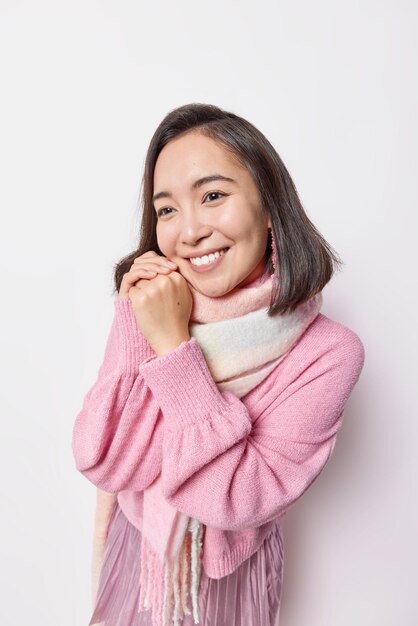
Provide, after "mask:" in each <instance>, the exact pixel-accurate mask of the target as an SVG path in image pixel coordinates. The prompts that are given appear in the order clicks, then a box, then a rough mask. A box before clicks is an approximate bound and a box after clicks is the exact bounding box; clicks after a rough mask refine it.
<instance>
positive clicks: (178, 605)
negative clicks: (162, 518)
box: [138, 518, 203, 626]
mask: <svg viewBox="0 0 418 626" xmlns="http://www.w3.org/2000/svg"><path fill="white" fill-rule="evenodd" d="M202 537H203V524H202V523H201V522H199V520H196V519H193V518H190V520H189V524H188V527H187V532H186V534H185V537H184V540H183V543H182V545H181V548H180V551H179V553H178V555H177V557H176V558H175V559H173V560H171V561H170V560H168V559H165V561H164V563H163V564H162V563H161V561H160V558H159V556H158V554H156V553H155V552H154V550H153V549H152V547H151V545H150V543H149V542H148V541H147V539H146V538H145V536H144V535H143V536H142V545H141V559H140V570H141V571H140V582H139V585H140V591H139V603H138V612H139V611H142V610H145V611H147V610H151V616H152V626H170V624H174V626H178V625H180V624H181V620H182V618H183V616H184V615H192V614H193V619H194V623H195V624H199V597H198V591H199V582H200V575H201V568H202V563H201V555H202ZM161 583H162V584H161ZM189 594H190V596H191V600H192V610H190V608H189V607H188V605H187V601H188V596H189ZM170 618H171V619H170Z"/></svg>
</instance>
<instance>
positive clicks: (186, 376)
mask: <svg viewBox="0 0 418 626" xmlns="http://www.w3.org/2000/svg"><path fill="white" fill-rule="evenodd" d="M139 370H140V373H141V374H142V376H143V377H144V380H145V382H146V384H147V385H148V387H149V388H150V389H151V392H152V394H153V396H154V397H155V399H156V400H157V402H158V404H159V406H160V408H161V410H162V412H163V415H164V417H165V422H166V425H167V427H168V428H169V429H170V430H175V429H178V428H181V427H183V426H189V425H191V424H193V423H195V422H196V421H199V420H202V419H206V418H208V417H209V416H213V415H214V414H215V413H218V414H221V413H223V412H225V411H228V410H230V405H229V403H228V401H227V400H226V399H225V398H224V397H223V396H222V394H221V393H220V391H219V389H218V387H217V385H216V383H215V381H214V380H213V378H212V375H211V373H210V370H209V367H208V365H207V362H206V359H205V356H204V354H203V352H202V349H201V347H200V345H199V342H198V341H197V339H196V338H195V337H191V338H190V339H188V340H187V341H183V342H182V343H181V344H179V345H178V346H177V347H176V348H175V349H174V350H171V351H170V352H167V353H166V354H163V355H162V356H156V355H154V356H151V357H149V358H147V359H145V360H144V361H143V362H142V363H141V365H140V367H139Z"/></svg>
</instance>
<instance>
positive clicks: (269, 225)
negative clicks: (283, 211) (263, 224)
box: [267, 217, 272, 228]
mask: <svg viewBox="0 0 418 626" xmlns="http://www.w3.org/2000/svg"><path fill="white" fill-rule="evenodd" d="M267 227H268V228H272V225H271V218H270V217H269V218H268V220H267Z"/></svg>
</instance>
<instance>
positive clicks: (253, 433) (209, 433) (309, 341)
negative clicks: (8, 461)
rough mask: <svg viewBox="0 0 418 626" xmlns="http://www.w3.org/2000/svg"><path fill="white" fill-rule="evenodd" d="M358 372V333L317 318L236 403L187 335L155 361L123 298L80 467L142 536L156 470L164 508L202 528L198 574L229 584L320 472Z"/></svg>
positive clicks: (84, 418)
mask: <svg viewBox="0 0 418 626" xmlns="http://www.w3.org/2000/svg"><path fill="white" fill-rule="evenodd" d="M363 365H364V346H363V344H362V342H361V340H360V338H359V337H358V335H357V334H356V333H355V332H353V331H352V330H350V329H349V328H347V327H346V326H344V325H342V324H339V323H337V322H335V321H333V320H331V319H330V318H328V317H326V316H325V315H323V314H322V313H319V315H318V316H317V317H316V318H315V320H314V321H313V323H312V324H311V325H310V326H309V327H308V328H307V330H306V331H305V332H304V333H303V335H302V336H301V338H300V339H299V341H298V342H297V344H296V345H295V346H294V347H293V348H292V350H291V351H290V352H289V354H288V355H287V357H286V359H284V360H283V361H282V362H280V363H279V364H278V366H277V367H276V368H275V369H274V370H273V371H272V372H271V373H270V374H269V375H268V376H267V377H266V378H265V379H264V380H263V381H261V382H260V383H259V384H258V385H257V386H256V387H255V388H254V389H252V390H251V391H250V392H249V393H247V394H246V395H245V396H243V397H241V398H238V397H234V395H233V394H230V393H229V394H225V392H222V391H220V390H219V389H218V387H217V385H216V384H215V382H214V380H213V378H212V375H211V372H210V370H209V367H208V364H207V362H206V360H205V356H204V353H203V351H202V349H201V347H200V346H199V343H198V341H197V340H196V339H195V338H194V337H192V338H191V339H190V340H188V341H184V342H182V343H181V344H180V345H179V346H178V347H177V348H176V349H174V350H172V351H171V352H169V353H167V354H165V355H163V356H160V357H157V356H156V355H155V353H154V351H153V350H152V348H151V346H150V345H149V344H148V342H147V341H146V339H145V338H144V336H143V335H142V334H141V332H140V331H139V329H138V326H137V323H136V318H135V315H134V312H133V309H132V303H131V301H130V300H118V299H116V300H115V301H114V318H113V322H112V325H111V328H110V333H109V336H108V339H107V344H106V348H105V352H104V357H103V361H102V364H101V366H100V369H99V372H98V375H97V378H96V381H95V382H94V384H93V385H92V387H91V388H90V390H89V391H88V392H87V394H86V396H85V398H84V401H83V406H82V408H81V410H80V412H79V414H78V415H77V417H76V420H75V423H74V427H73V435H72V451H73V455H74V459H75V463H76V468H77V469H78V470H79V471H80V472H81V473H82V474H83V475H84V476H85V477H86V478H87V479H88V480H89V481H91V482H92V483H93V484H94V485H96V486H97V487H100V488H101V489H103V490H105V491H107V492H110V493H117V494H118V501H119V504H120V506H121V508H122V509H123V511H124V513H125V514H126V516H127V518H128V519H129V520H130V522H131V523H132V524H134V525H135V526H137V528H139V530H141V528H142V515H143V506H142V505H143V502H142V500H143V491H144V489H146V488H147V487H148V486H150V485H151V484H152V483H153V482H154V481H155V479H156V478H157V476H159V474H160V473H161V479H162V485H163V493H164V496H165V497H166V499H167V501H168V502H169V503H170V504H171V505H172V506H173V507H174V508H175V509H177V510H178V511H180V512H183V513H185V514H187V515H188V516H190V517H192V518H194V519H198V520H200V521H201V522H202V523H203V524H204V525H205V533H204V537H203V567H204V569H205V572H206V573H207V575H208V576H210V577H213V578H220V577H222V576H226V575H228V574H229V573H230V572H232V571H234V570H235V569H236V568H237V567H238V566H239V565H240V563H242V561H244V560H245V559H246V558H248V557H249V556H251V554H253V553H254V552H255V551H256V550H257V549H258V548H259V546H260V545H261V543H262V542H263V540H264V538H265V537H266V536H267V534H268V532H269V530H270V528H271V526H272V524H273V523H274V520H276V518H278V517H281V516H283V515H284V514H285V513H286V512H287V510H288V509H289V507H290V506H292V505H293V504H294V503H295V502H296V501H297V500H298V499H299V498H300V497H301V495H302V494H303V493H304V492H305V491H306V489H308V488H309V486H310V485H311V484H312V483H313V481H314V480H315V479H316V478H317V477H318V475H319V474H320V472H321V471H322V469H323V467H324V466H325V464H326V462H327V461H328V459H329V457H330V456H331V454H332V451H333V449H334V446H335V442H336V436H337V432H338V430H339V428H340V427H341V424H342V420H343V414H344V408H345V406H346V403H347V401H348V398H349V396H350V394H351V392H352V390H353V388H354V386H355V384H356V383H357V380H358V378H359V376H360V373H361V370H362V368H363Z"/></svg>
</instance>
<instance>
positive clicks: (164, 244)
mask: <svg viewBox="0 0 418 626" xmlns="http://www.w3.org/2000/svg"><path fill="white" fill-rule="evenodd" d="M155 232H156V235H157V242H158V247H159V248H160V250H161V251H162V252H163V254H165V255H170V254H173V252H174V249H175V237H174V236H173V233H171V232H170V230H169V229H168V228H164V227H163V226H159V225H158V224H157V228H156V231H155Z"/></svg>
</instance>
